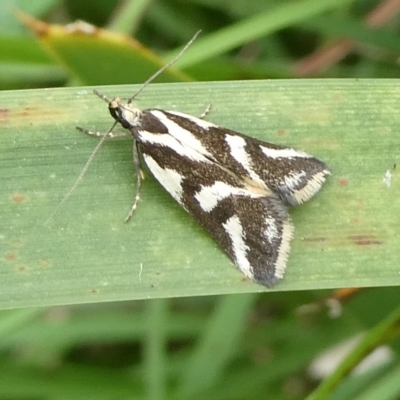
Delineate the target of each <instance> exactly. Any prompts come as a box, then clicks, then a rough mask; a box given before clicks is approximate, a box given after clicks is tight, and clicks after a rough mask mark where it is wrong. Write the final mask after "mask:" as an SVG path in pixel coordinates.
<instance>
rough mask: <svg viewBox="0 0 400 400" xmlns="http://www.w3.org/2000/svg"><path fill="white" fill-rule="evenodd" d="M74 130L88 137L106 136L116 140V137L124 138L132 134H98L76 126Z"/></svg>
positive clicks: (125, 132)
mask: <svg viewBox="0 0 400 400" xmlns="http://www.w3.org/2000/svg"><path fill="white" fill-rule="evenodd" d="M76 129H78V131H81V132H83V133H86V134H87V135H90V136H97V137H103V136H106V135H107V136H108V137H109V138H111V139H113V138H117V137H126V136H131V135H132V134H131V133H130V132H129V131H121V132H108V133H107V132H98V131H96V132H95V131H91V130H89V129H85V128H82V127H80V126H77V127H76Z"/></svg>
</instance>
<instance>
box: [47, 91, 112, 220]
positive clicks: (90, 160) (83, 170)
mask: <svg viewBox="0 0 400 400" xmlns="http://www.w3.org/2000/svg"><path fill="white" fill-rule="evenodd" d="M100 97H101V96H100ZM116 125H117V122H114V124H113V126H112V127H111V128H110V130H109V131H108V132H107V133H106V134H105V135H104V136H103V137H102V138H101V140H100V141H99V142H98V143H97V145H96V147H95V148H94V150H93V151H92V154H91V155H90V156H89V158H88V160H87V161H86V164H85V166H84V167H83V169H82V171H81V173H80V174H79V176H78V178H77V179H76V181H75V183H74V184H73V185H72V187H71V189H69V190H68V192H67V194H66V195H65V196H64V197H63V199H62V200H61V201H60V203H59V204H58V206H57V207H56V209H55V210H54V211H53V212H52V213H51V215H50V217H49V218H47V220H46V222H45V223H44V224H45V225H49V223H50V222H51V220H52V219H53V218H54V216H55V215H56V214H58V212H59V211H60V210H61V208H62V206H63V205H64V203H65V202H66V201H67V200H68V199H69V198H70V197H71V196H72V194H73V193H74V192H75V190H76V188H77V187H78V185H79V184H80V183H81V181H82V179H83V177H84V176H85V175H86V172H87V171H88V169H89V167H90V164H91V163H92V162H93V160H94V158H95V157H96V154H97V153H98V152H99V150H100V147H101V146H102V145H103V144H104V142H105V141H106V140H107V138H108V136H109V134H110V133H111V132H112V130H113V129H114V128H115V126H116ZM78 129H79V128H78Z"/></svg>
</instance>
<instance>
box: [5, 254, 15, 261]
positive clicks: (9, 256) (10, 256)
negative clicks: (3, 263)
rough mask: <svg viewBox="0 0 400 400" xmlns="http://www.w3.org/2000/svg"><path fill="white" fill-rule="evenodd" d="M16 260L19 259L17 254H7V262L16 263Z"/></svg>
mask: <svg viewBox="0 0 400 400" xmlns="http://www.w3.org/2000/svg"><path fill="white" fill-rule="evenodd" d="M16 258H17V255H16V254H15V253H7V254H6V260H7V261H14V260H15V259H16Z"/></svg>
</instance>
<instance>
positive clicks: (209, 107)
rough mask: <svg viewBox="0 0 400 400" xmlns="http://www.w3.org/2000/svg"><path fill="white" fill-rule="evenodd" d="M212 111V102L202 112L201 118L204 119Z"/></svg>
mask: <svg viewBox="0 0 400 400" xmlns="http://www.w3.org/2000/svg"><path fill="white" fill-rule="evenodd" d="M210 111H211V104H209V105H208V106H207V107H206V108H205V110H204V111H203V112H202V113H201V114H200V116H199V118H200V119H203V118H204V117H205V116H206V115H207V114H208V113H209V112H210Z"/></svg>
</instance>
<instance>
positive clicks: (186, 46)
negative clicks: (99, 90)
mask: <svg viewBox="0 0 400 400" xmlns="http://www.w3.org/2000/svg"><path fill="white" fill-rule="evenodd" d="M200 32H201V29H200V30H198V31H197V32H196V33H195V34H194V35H193V37H192V38H191V39H190V40H189V41H188V42H187V43H186V44H185V46H184V47H183V49H182V50H181V51H180V52H179V53H178V54H177V55H176V56H175V57H174V58H173V59H172V60H171V61H169V62H168V63H167V64H165V65H164V66H163V67H161V68H160V69H159V70H158V71H156V72H155V73H154V74H153V75H151V76H150V78H148V79H147V80H146V81H145V82H144V83H143V84H142V86H141V87H140V88H139V90H138V91H137V92H136V93H135V94H134V95H133V96H132V97H130V98H129V99H128V104H130V103H132V101H133V100H134V99H135V98H136V97H137V96H138V95H139V94H140V93H141V92H142V91H143V90H144V88H145V87H146V86H147V85H148V84H149V83H150V82H151V81H153V80H154V79H156V78H157V76H158V75H160V74H162V73H163V72H164V71H165V70H166V69H167V68H169V67H170V66H171V65H173V64H175V63H176V62H177V61H178V60H179V59H180V58H181V57H182V55H183V53H185V52H186V50H187V49H188V48H189V47H190V46H191V45H192V43H193V42H194V41H195V40H196V39H197V36H199V34H200ZM99 95H100V94H99ZM100 97H102V96H101V95H100ZM102 98H103V97H102Z"/></svg>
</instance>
